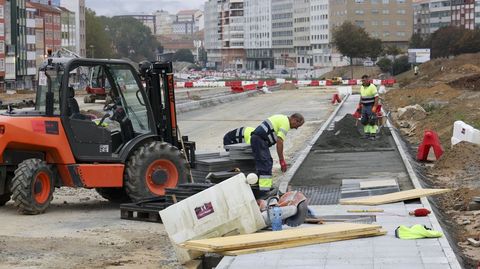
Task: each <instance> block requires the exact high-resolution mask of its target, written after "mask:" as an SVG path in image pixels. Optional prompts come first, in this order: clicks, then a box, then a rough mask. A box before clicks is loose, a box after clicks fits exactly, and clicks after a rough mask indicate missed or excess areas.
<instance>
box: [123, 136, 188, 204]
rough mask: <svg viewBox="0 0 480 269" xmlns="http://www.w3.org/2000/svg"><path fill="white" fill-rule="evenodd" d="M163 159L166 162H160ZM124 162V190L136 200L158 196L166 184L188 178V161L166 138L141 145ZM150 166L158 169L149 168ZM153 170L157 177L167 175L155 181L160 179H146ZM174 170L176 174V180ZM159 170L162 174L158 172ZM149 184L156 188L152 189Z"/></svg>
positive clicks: (167, 185)
mask: <svg viewBox="0 0 480 269" xmlns="http://www.w3.org/2000/svg"><path fill="white" fill-rule="evenodd" d="M158 163H160V164H158ZM162 163H165V164H166V165H165V166H163V164H162ZM126 166H127V168H126V169H125V190H126V192H127V194H128V196H130V198H131V199H132V200H133V201H135V202H136V201H140V200H144V199H148V198H152V197H158V196H161V195H163V194H164V192H165V188H173V187H175V186H177V185H178V184H182V183H187V182H188V181H189V180H188V179H189V169H190V168H189V165H188V162H187V161H186V160H185V158H184V157H183V155H182V154H181V152H180V151H179V150H178V149H177V148H176V147H174V146H172V145H170V144H168V143H165V142H158V141H154V142H150V143H147V144H145V145H143V146H141V147H140V148H138V149H137V150H135V152H134V153H133V154H132V156H130V158H129V159H128V161H127V165H126ZM152 167H157V169H155V170H154V171H152V169H151V168H152ZM147 170H149V171H147ZM157 171H158V173H157ZM147 172H149V173H148V174H149V175H150V177H148V176H149V175H147ZM153 173H157V175H156V176H157V178H158V177H161V178H163V179H166V182H164V183H163V184H162V183H158V182H159V181H162V179H158V180H159V181H157V182H152V181H153V180H149V178H150V179H151V178H153V176H154V174H153ZM175 173H176V174H177V175H178V176H177V180H175ZM158 174H161V175H160V176H158ZM152 186H153V187H154V188H155V190H152ZM162 189H163V193H162Z"/></svg>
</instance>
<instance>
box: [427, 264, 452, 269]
mask: <svg viewBox="0 0 480 269" xmlns="http://www.w3.org/2000/svg"><path fill="white" fill-rule="evenodd" d="M423 266H424V268H425V269H451V268H452V267H450V265H449V264H445V263H425V264H423Z"/></svg>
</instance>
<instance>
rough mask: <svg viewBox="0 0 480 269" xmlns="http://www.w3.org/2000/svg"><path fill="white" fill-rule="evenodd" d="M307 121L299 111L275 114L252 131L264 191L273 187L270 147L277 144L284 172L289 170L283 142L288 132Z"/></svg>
mask: <svg viewBox="0 0 480 269" xmlns="http://www.w3.org/2000/svg"><path fill="white" fill-rule="evenodd" d="M304 122H305V120H304V118H303V116H302V115H301V114H299V113H295V114H292V115H291V116H290V117H288V116H286V115H273V116H271V117H269V118H268V119H266V120H265V121H263V122H262V124H260V125H259V126H258V127H257V128H255V130H254V131H253V133H252V137H251V145H252V151H253V156H254V158H255V166H256V168H257V174H258V178H259V182H258V184H259V187H260V190H262V191H268V190H270V188H271V187H272V184H273V180H272V166H273V159H272V156H271V155H270V149H269V148H270V147H271V146H273V145H275V144H276V145H277V154H278V159H279V160H280V166H281V168H282V172H286V171H287V163H286V162H285V158H284V156H283V142H284V141H285V138H286V136H287V132H288V131H289V130H290V129H291V128H293V129H297V128H298V127H300V126H302V125H303V123H304Z"/></svg>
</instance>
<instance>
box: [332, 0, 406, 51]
mask: <svg viewBox="0 0 480 269" xmlns="http://www.w3.org/2000/svg"><path fill="white" fill-rule="evenodd" d="M329 4H330V12H329V13H330V24H331V28H332V29H330V31H332V30H333V29H334V27H336V26H339V25H341V24H342V23H343V22H345V21H351V22H353V23H354V24H356V25H358V26H360V27H363V28H364V29H365V30H366V31H367V32H368V33H369V34H370V36H372V37H374V38H379V39H381V40H382V42H383V43H386V44H392V45H396V46H398V47H402V48H407V47H408V43H409V41H410V38H411V36H412V32H413V20H412V18H413V7H412V0H348V1H347V0H330V1H329Z"/></svg>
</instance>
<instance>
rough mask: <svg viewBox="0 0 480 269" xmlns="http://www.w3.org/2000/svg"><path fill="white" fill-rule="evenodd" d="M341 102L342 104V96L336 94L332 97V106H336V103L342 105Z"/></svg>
mask: <svg viewBox="0 0 480 269" xmlns="http://www.w3.org/2000/svg"><path fill="white" fill-rule="evenodd" d="M340 102H342V99H341V98H340V95H338V93H335V94H334V95H333V97H332V104H333V105H334V104H335V103H340Z"/></svg>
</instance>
